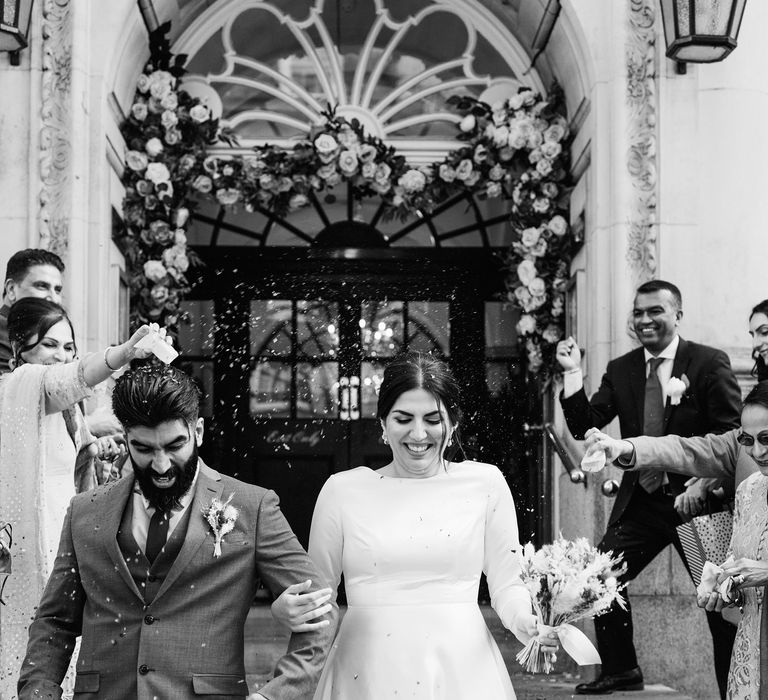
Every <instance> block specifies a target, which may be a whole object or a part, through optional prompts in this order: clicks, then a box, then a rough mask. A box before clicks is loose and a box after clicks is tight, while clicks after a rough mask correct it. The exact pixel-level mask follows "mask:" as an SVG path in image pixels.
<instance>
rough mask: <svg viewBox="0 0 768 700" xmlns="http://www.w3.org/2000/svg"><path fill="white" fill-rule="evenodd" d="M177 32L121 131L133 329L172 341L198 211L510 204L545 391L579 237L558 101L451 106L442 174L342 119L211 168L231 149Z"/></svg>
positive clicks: (517, 276) (526, 337) (512, 277)
mask: <svg viewBox="0 0 768 700" xmlns="http://www.w3.org/2000/svg"><path fill="white" fill-rule="evenodd" d="M168 29H169V27H168V25H164V26H163V27H161V28H160V29H159V30H157V31H156V32H153V34H152V35H151V37H150V48H151V58H150V60H149V62H148V63H147V65H146V66H145V69H144V72H143V73H142V74H141V76H140V77H139V80H138V83H137V86H136V94H135V98H134V102H133V105H132V107H131V110H130V114H129V115H128V117H127V118H126V120H125V121H124V123H123V125H122V127H121V128H122V133H123V136H124V138H125V141H126V144H127V148H128V151H127V153H126V156H125V163H126V168H125V172H124V176H123V183H124V185H125V198H124V202H123V213H124V220H125V228H124V231H123V232H122V234H121V235H120V241H119V242H120V243H121V244H122V247H123V250H124V251H125V254H126V259H127V263H128V268H129V274H130V288H131V309H132V312H131V320H132V324H133V325H136V324H139V323H143V322H147V321H154V322H157V323H160V324H161V325H165V326H167V327H168V328H169V329H170V330H171V331H174V330H175V327H176V325H177V323H178V319H179V313H180V304H181V302H182V301H183V299H184V298H185V296H186V294H188V292H189V291H190V288H191V284H192V283H193V281H192V275H191V274H190V267H191V266H194V265H195V264H198V263H199V261H198V260H197V259H196V257H195V255H194V253H193V251H192V250H191V249H190V248H189V246H188V244H187V236H186V232H187V227H188V225H189V218H190V211H191V210H192V209H193V207H194V205H195V202H196V201H197V200H198V199H199V198H200V197H208V198H211V199H213V200H215V201H216V202H218V203H219V204H220V205H222V206H223V207H226V208H234V207H242V208H244V209H245V210H246V211H254V210H256V209H259V210H262V211H263V210H265V209H268V210H270V211H272V212H274V213H276V214H279V215H285V214H287V213H288V212H290V211H292V210H296V209H299V208H301V207H303V206H306V205H307V204H308V203H309V202H310V199H311V198H312V197H314V196H315V195H317V194H318V193H321V192H325V191H328V190H332V189H333V188H334V187H336V186H342V185H343V186H346V187H348V188H349V192H350V194H351V197H352V198H353V199H354V200H355V201H360V200H363V199H367V198H371V197H377V198H380V200H381V203H382V205H383V207H384V212H385V213H384V215H385V216H387V217H398V218H407V217H409V216H414V215H415V216H421V215H423V214H425V213H428V212H430V211H431V210H432V209H433V208H434V207H435V206H437V205H439V204H440V203H441V202H444V201H446V200H447V199H449V198H450V197H453V196H456V195H457V194H461V193H465V194H467V195H470V194H471V195H474V196H476V197H479V198H481V199H491V198H502V199H503V200H504V201H505V202H506V203H507V205H508V215H509V222H510V226H511V228H512V232H513V243H512V245H511V246H510V248H509V250H508V252H507V257H506V266H507V269H508V275H507V279H506V286H507V290H508V292H507V294H508V298H509V300H510V301H511V302H512V303H513V304H514V305H515V306H517V307H518V308H519V309H520V310H521V312H522V315H521V317H520V320H519V322H518V326H517V330H518V334H519V338H520V342H521V344H522V345H523V349H524V351H525V354H526V357H527V360H528V362H527V367H528V370H529V371H530V372H531V373H535V374H541V375H542V376H543V377H547V376H549V375H550V373H551V372H552V370H553V362H554V347H555V344H556V343H557V341H558V340H560V339H561V338H562V337H563V334H564V302H565V289H566V286H567V282H568V278H569V274H570V271H569V268H570V260H571V254H572V250H573V236H572V234H571V231H570V229H569V226H568V222H567V203H568V194H569V167H568V166H569V159H568V158H569V153H568V148H569V143H570V136H569V131H568V123H567V120H566V118H565V115H564V113H563V112H564V108H563V100H562V95H561V92H560V90H559V89H558V88H557V87H556V86H555V87H554V88H553V89H552V90H551V93H550V95H549V96H548V97H546V98H545V97H543V96H541V95H539V94H537V93H535V92H533V91H532V90H530V89H526V88H521V89H520V91H519V92H518V93H517V94H513V95H510V97H509V98H508V99H507V100H506V101H504V102H499V103H497V104H494V105H487V104H485V103H483V102H480V101H478V100H477V99H475V98H473V97H468V96H467V97H453V98H451V99H450V100H449V103H450V105H451V106H452V108H453V109H455V110H456V111H457V112H458V113H459V115H461V117H462V118H461V121H460V123H459V125H458V130H457V135H456V136H457V139H458V140H460V141H461V142H463V143H462V145H461V146H460V147H459V148H457V149H455V150H452V151H450V152H449V153H448V154H447V155H446V157H445V158H444V159H443V160H442V161H439V162H435V163H433V164H431V165H429V166H419V167H415V166H411V165H409V164H408V162H407V161H406V159H405V158H404V157H403V156H402V155H399V154H398V153H397V152H396V151H395V149H394V148H393V147H391V146H389V145H387V144H386V143H385V142H384V141H382V140H381V139H379V138H376V137H374V136H371V135H370V134H367V133H366V132H365V130H364V128H363V126H362V125H361V124H360V123H359V122H357V121H356V120H354V119H352V120H347V119H345V118H343V117H340V116H338V115H336V114H335V111H334V109H333V108H332V107H329V108H328V110H327V112H326V113H325V115H324V116H325V122H324V123H323V124H322V125H319V126H316V127H314V128H312V129H311V130H309V131H308V133H307V134H306V137H305V138H303V139H301V140H299V141H297V143H296V144H295V146H294V147H293V148H292V149H284V148H278V147H275V146H270V145H266V146H260V147H257V148H254V149H253V152H252V153H251V154H248V155H244V156H241V155H232V156H226V155H210V154H209V153H208V149H209V147H211V146H212V145H214V144H216V143H222V142H224V143H231V137H230V135H229V134H228V133H227V132H226V131H225V130H223V129H221V128H220V127H219V124H218V122H217V121H216V119H214V118H213V115H212V114H211V112H210V110H209V109H208V107H207V106H206V105H204V104H202V103H201V101H200V100H199V99H197V98H193V97H191V96H190V95H189V94H188V93H187V92H186V91H185V89H184V84H183V81H182V78H183V75H184V62H185V57H184V56H181V55H179V56H174V55H173V54H172V53H171V52H170V46H169V43H168V40H167V39H166V34H167V32H168Z"/></svg>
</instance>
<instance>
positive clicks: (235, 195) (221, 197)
mask: <svg viewBox="0 0 768 700" xmlns="http://www.w3.org/2000/svg"><path fill="white" fill-rule="evenodd" d="M216 199H217V201H218V202H219V204H221V205H222V206H225V207H226V206H229V205H231V204H234V203H235V202H237V201H238V200H239V199H240V190H238V189H235V188H234V187H222V188H221V189H218V190H216Z"/></svg>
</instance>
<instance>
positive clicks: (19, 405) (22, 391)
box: [0, 298, 149, 700]
mask: <svg viewBox="0 0 768 700" xmlns="http://www.w3.org/2000/svg"><path fill="white" fill-rule="evenodd" d="M8 330H9V337H10V341H11V346H12V348H13V351H14V359H15V364H16V368H15V369H14V370H13V372H11V373H10V374H6V375H4V376H3V377H2V379H1V380H0V519H2V520H5V521H8V522H10V523H11V524H12V526H13V540H14V542H13V549H12V556H13V573H12V575H11V576H9V578H8V582H7V585H6V586H5V591H4V598H5V600H6V602H7V605H6V606H5V607H4V608H3V610H2V612H1V613H0V615H1V616H0V698H2V699H3V700H11V699H12V698H15V697H16V680H17V678H18V672H19V667H20V665H21V660H22V658H23V656H24V650H25V648H26V644H27V629H28V627H29V624H30V622H31V621H32V618H33V617H34V613H35V608H36V606H37V604H38V602H39V600H40V596H41V595H42V592H43V588H44V586H45V583H46V581H47V579H48V575H49V573H50V571H51V567H52V564H53V560H54V559H55V557H56V553H57V549H58V541H59V534H60V532H61V526H62V523H63V520H64V516H65V514H66V509H67V506H68V504H69V500H70V498H71V497H72V496H73V495H74V493H75V474H74V471H75V459H76V457H77V449H78V445H77V438H76V437H74V436H73V430H72V427H73V426H72V420H73V416H74V415H76V411H74V409H73V407H74V406H75V405H76V404H77V403H78V402H79V401H81V400H82V399H84V398H86V397H87V396H89V395H90V390H91V387H93V386H95V385H96V384H98V383H100V382H102V381H104V380H105V379H106V378H107V377H109V375H110V374H112V372H114V371H115V370H117V369H119V368H120V367H122V366H123V365H124V364H126V363H128V362H130V360H132V359H133V358H135V357H146V356H147V355H148V354H149V351H147V350H137V349H136V348H135V347H134V346H135V345H136V343H137V342H138V341H139V340H140V339H141V338H143V337H144V336H145V335H146V334H147V333H148V332H149V328H148V327H147V326H142V327H141V328H139V329H138V330H137V331H136V332H135V333H134V334H133V335H132V336H131V338H130V339H129V340H128V341H127V342H125V343H123V344H122V345H118V346H116V347H109V348H107V349H106V350H105V351H104V353H93V354H89V355H86V356H85V357H83V358H82V359H81V360H79V361H76V362H72V361H71V360H72V358H73V357H74V355H75V345H74V334H73V331H72V324H71V322H70V320H69V318H68V317H67V315H66V312H65V311H64V310H63V309H62V308H61V307H60V306H59V305H58V304H54V303H53V302H50V301H47V300H45V299H33V298H27V299H21V300H19V301H18V302H16V304H14V305H13V307H11V311H10V314H9V318H8ZM68 423H69V426H68ZM80 446H82V445H80Z"/></svg>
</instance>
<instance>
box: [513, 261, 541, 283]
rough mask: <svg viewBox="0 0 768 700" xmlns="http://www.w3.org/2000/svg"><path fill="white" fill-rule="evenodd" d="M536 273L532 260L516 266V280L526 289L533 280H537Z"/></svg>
mask: <svg viewBox="0 0 768 700" xmlns="http://www.w3.org/2000/svg"><path fill="white" fill-rule="evenodd" d="M537 275H538V272H537V271H536V265H535V264H534V262H533V260H523V261H522V262H521V263H520V264H519V265H518V266H517V278H518V279H519V280H520V282H522V283H523V284H524V285H525V286H526V287H527V286H528V285H529V284H530V283H531V282H532V281H533V280H535V279H537Z"/></svg>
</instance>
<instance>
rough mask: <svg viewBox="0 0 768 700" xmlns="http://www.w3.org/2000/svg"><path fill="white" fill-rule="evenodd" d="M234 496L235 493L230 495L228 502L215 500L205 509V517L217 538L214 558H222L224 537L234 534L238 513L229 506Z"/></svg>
mask: <svg viewBox="0 0 768 700" xmlns="http://www.w3.org/2000/svg"><path fill="white" fill-rule="evenodd" d="M234 495H235V494H234V493H232V494H230V496H229V498H228V499H227V500H226V501H220V500H219V499H218V498H214V499H212V500H211V503H210V505H209V506H207V507H206V508H203V517H204V518H205V519H206V521H207V522H208V524H209V525H210V526H211V530H213V535H214V537H215V538H216V540H215V544H214V547H213V556H214V557H220V556H221V542H222V540H223V539H224V535H226V534H227V533H230V532H232V529H233V528H234V527H235V521H236V520H237V515H238V511H237V508H235V507H234V506H231V505H229V503H230V501H231V500H232V497H233V496H234Z"/></svg>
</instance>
